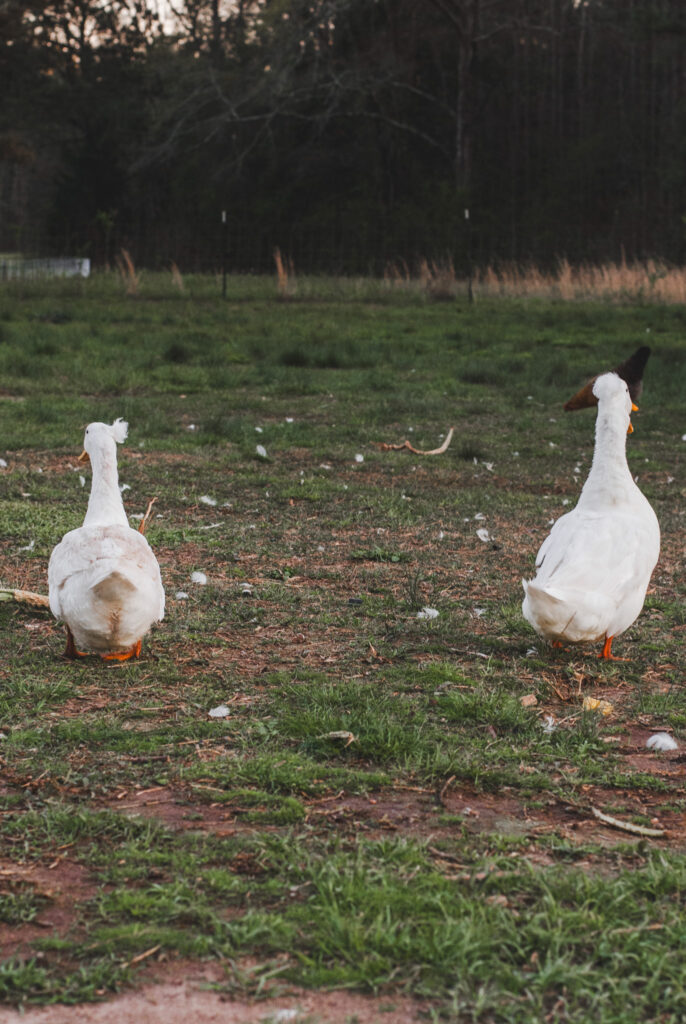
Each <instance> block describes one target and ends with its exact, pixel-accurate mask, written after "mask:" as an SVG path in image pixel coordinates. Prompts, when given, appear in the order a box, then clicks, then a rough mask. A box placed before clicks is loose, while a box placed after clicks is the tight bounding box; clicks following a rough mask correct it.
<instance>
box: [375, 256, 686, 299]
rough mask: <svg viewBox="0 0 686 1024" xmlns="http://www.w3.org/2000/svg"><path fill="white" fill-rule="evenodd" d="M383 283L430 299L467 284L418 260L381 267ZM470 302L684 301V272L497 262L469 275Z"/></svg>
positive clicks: (444, 266)
mask: <svg viewBox="0 0 686 1024" xmlns="http://www.w3.org/2000/svg"><path fill="white" fill-rule="evenodd" d="M383 278H384V282H385V283H386V285H387V286H388V287H390V288H393V289H399V288H404V289H408V290H412V291H421V292H424V293H425V294H426V296H427V297H428V298H431V299H434V300H442V299H443V300H445V299H454V298H456V297H457V296H458V295H466V294H467V292H468V281H467V280H466V279H465V278H463V277H458V275H457V273H456V271H455V268H454V265H453V263H452V260H450V259H449V258H448V259H445V260H443V261H435V260H426V259H422V260H420V261H419V263H418V264H417V265H416V267H413V268H411V267H410V266H408V264H407V263H406V262H405V261H404V260H403V261H400V262H395V263H389V264H387V266H386V268H385V270H384V275H383ZM473 293H474V296H475V298H477V299H478V298H479V297H482V298H486V297H489V298H491V297H495V296H502V297H507V298H525V297H529V298H541V299H563V300H565V301H573V300H580V299H602V300H605V301H617V300H621V299H643V300H648V301H653V302H665V303H683V302H686V267H675V266H671V265H670V264H668V263H665V262H663V261H660V260H654V259H650V260H645V261H644V262H638V261H635V262H632V263H629V262H627V261H626V260H624V259H623V260H621V261H620V262H617V263H604V264H600V265H596V264H591V263H582V264H578V265H573V264H571V263H570V262H569V260H567V259H562V260H560V261H559V263H558V264H557V267H556V268H555V269H554V270H551V271H546V270H542V269H541V268H540V267H537V266H536V265H535V264H521V263H514V262H513V263H500V264H497V265H493V264H491V265H489V266H487V267H485V268H482V269H480V270H476V271H475V275H474V279H473Z"/></svg>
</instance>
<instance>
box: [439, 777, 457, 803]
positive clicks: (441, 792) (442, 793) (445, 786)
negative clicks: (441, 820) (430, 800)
mask: <svg viewBox="0 0 686 1024" xmlns="http://www.w3.org/2000/svg"><path fill="white" fill-rule="evenodd" d="M454 781H455V776H454V775H451V776H450V778H449V779H447V781H446V782H444V783H443V785H442V786H441V788H440V790H439V793H438V802H439V804H442V805H443V807H445V806H446V803H445V794H446V793H447V792H448V789H449V787H450V786H451V785H452V783H453V782H454Z"/></svg>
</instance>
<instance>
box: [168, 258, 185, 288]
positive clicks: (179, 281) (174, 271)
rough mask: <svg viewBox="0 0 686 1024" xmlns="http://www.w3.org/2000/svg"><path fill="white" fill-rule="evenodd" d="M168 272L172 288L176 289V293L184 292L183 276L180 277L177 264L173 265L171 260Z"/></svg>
mask: <svg viewBox="0 0 686 1024" xmlns="http://www.w3.org/2000/svg"><path fill="white" fill-rule="evenodd" d="M170 270H171V276H172V282H173V284H174V287H175V288H177V289H178V291H180V292H183V291H185V287H184V283H183V275H182V273H181V271H180V270H179V268H178V266H177V264H176V263H174V260H172V262H171V267H170Z"/></svg>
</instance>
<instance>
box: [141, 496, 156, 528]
mask: <svg viewBox="0 0 686 1024" xmlns="http://www.w3.org/2000/svg"><path fill="white" fill-rule="evenodd" d="M156 501H157V498H151V499H150V501H149V502H148V507H147V508H146V510H145V515H144V516H143V518H142V519H141V522H140V526H139V527H138V532H139V533H143V534H144V533H145V531H146V529H147V526H148V520H149V519H150V513H151V512H152V507H153V505H154V504H155V502H156Z"/></svg>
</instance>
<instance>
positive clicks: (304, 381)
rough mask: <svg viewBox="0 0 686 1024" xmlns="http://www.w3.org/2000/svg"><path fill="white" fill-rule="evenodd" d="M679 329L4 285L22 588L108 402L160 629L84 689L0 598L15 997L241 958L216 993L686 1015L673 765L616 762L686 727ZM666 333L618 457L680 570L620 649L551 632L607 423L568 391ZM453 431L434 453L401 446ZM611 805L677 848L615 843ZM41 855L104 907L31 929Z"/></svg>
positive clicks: (399, 297)
mask: <svg viewBox="0 0 686 1024" xmlns="http://www.w3.org/2000/svg"><path fill="white" fill-rule="evenodd" d="M683 325H684V314H683V311H682V310H681V309H680V308H678V307H661V306H658V305H648V304H645V305H639V304H636V305H628V304H627V305H614V306H611V305H602V304H599V303H595V304H594V303H578V304H576V303H575V304H564V303H551V302H544V301H534V300H518V301H508V300H500V301H492V302H480V303H478V304H475V305H474V306H469V305H467V304H463V303H461V302H459V301H458V302H456V303H454V304H452V303H451V304H449V303H435V304H434V303H431V302H430V301H428V300H427V299H426V297H425V296H422V295H420V294H419V293H402V292H393V291H392V290H389V289H388V288H386V287H385V286H384V285H383V284H381V283H374V282H359V281H358V282H352V281H351V282H335V281H329V280H322V281H314V280H313V281H303V282H299V290H298V296H297V297H296V298H295V299H293V300H291V301H288V302H284V301H280V300H279V299H278V297H277V296H276V294H275V288H274V285H273V282H268V281H264V280H259V279H235V280H232V281H231V282H230V287H229V295H228V299H227V301H226V302H222V300H221V298H220V297H219V295H218V290H217V288H216V283H215V282H214V281H212V280H210V279H201V278H195V279H194V278H189V279H188V280H187V281H186V291H185V292H184V293H183V294H180V293H178V292H177V291H175V290H174V289H173V288H172V286H171V283H170V281H169V279H168V278H167V277H165V276H164V275H152V274H146V275H144V276H143V279H142V282H141V287H140V291H139V294H138V295H137V296H135V297H126V296H124V295H123V294H122V291H121V287H120V285H119V284H118V282H117V280H116V279H115V278H113V277H110V276H106V275H103V276H100V277H96V278H93V279H91V280H89V281H79V282H71V281H66V282H46V283H43V284H41V285H39V284H36V283H10V284H5V285H3V286H2V288H1V289H0V368H1V369H2V374H3V378H2V379H3V383H2V389H1V391H0V428H1V432H0V436H1V437H2V438H3V445H4V447H3V448H2V449H0V456H1V457H2V458H4V459H5V461H6V462H7V463H8V465H7V467H6V468H3V469H0V507H1V509H2V515H3V531H2V537H1V538H0V553H1V557H0V582H2V584H3V585H7V586H16V587H19V586H21V587H26V588H28V589H33V590H37V591H42V592H45V590H46V567H47V560H48V558H49V555H50V551H51V550H52V547H53V546H54V544H55V543H56V542H57V541H58V540H59V539H60V537H61V536H62V534H63V533H64V532H65V531H66V530H68V529H71V528H73V527H74V526H76V525H78V524H79V522H80V521H81V519H82V517H83V514H84V511H85V505H86V501H87V494H88V485H89V480H88V476H89V471H88V470H86V471H85V472H84V470H83V469H82V468H80V467H79V464H78V463H77V462H76V456H77V455H78V454H79V452H80V450H81V443H82V439H83V428H84V425H85V424H86V423H87V422H88V421H89V420H92V419H102V420H108V421H111V420H112V419H114V418H115V417H116V416H123V417H125V418H127V419H128V420H129V422H130V435H129V439H128V441H127V443H126V444H125V445H124V446H123V449H122V450H121V451H120V460H119V467H120V481H121V482H122V483H126V484H127V485H128V488H129V489H128V490H126V491H125V492H124V500H125V504H126V507H127V510H128V511H129V513H131V514H140V513H142V512H143V511H144V510H145V507H146V505H147V502H148V500H149V499H150V497H152V496H155V497H156V498H157V505H156V506H155V516H154V517H153V519H152V521H151V524H150V527H149V531H148V536H149V539H150V542H151V544H152V546H153V548H154V549H155V551H156V552H157V554H158V557H159V560H160V564H161V567H162V574H163V579H164V582H165V588H166V592H167V614H166V617H165V621H164V623H163V624H162V625H161V626H160V627H159V629H156V630H155V631H153V633H152V634H151V635H150V636H149V637H148V638H147V639H146V640H145V642H144V651H143V657H142V658H141V660H140V661H138V662H136V663H126V664H123V665H112V664H105V663H102V662H100V661H98V660H96V659H92V658H90V659H87V660H85V661H83V662H78V663H75V664H69V663H66V662H65V661H63V660H62V659H61V657H60V654H61V650H62V648H63V637H62V633H61V629H60V627H59V626H57V625H56V624H54V623H53V622H52V620H51V619H50V617H49V615H48V614H47V613H44V612H40V611H38V612H31V611H30V610H28V609H26V608H19V607H17V606H16V605H12V604H10V603H2V604H0V629H2V635H3V652H4V653H3V658H2V661H1V662H0V679H1V684H2V685H1V686H0V732H1V733H2V737H0V756H1V757H2V759H3V784H4V790H3V792H2V793H0V810H1V811H2V813H1V814H0V845H1V846H2V849H1V851H0V853H1V855H2V858H3V865H7V866H8V871H9V872H10V873H9V875H8V876H7V877H8V882H7V885H6V886H5V887H4V888H3V887H2V885H0V917H2V920H3V922H4V926H6V927H8V928H10V929H11V928H17V929H19V928H22V927H27V928H29V927H34V928H35V931H36V934H35V937H32V938H30V939H29V940H28V945H27V946H26V947H24V948H23V949H24V951H23V952H21V953H19V952H18V951H17V950H13V948H12V943H11V941H10V943H9V945H8V944H7V943H5V944H4V951H3V955H4V956H5V960H4V961H3V962H2V964H0V998H1V999H2V1000H3V1001H4V1002H7V1003H13V1004H22V1003H26V1002H43V1003H49V1002H54V1001H62V1002H78V1001H80V1000H92V999H98V998H102V997H104V996H106V995H107V994H108V993H109V992H111V991H114V990H116V989H118V988H120V987H121V986H122V985H127V984H133V983H135V972H136V969H137V968H136V964H133V965H132V964H131V961H133V960H135V958H136V957H137V956H138V955H139V954H141V953H143V952H147V951H148V950H150V949H152V948H154V947H156V946H159V947H160V953H161V954H164V956H165V957H167V958H168V959H169V958H174V957H177V956H178V957H185V958H188V957H190V958H198V959H204V958H210V959H214V960H217V961H219V962H221V963H222V964H224V965H225V968H226V989H227V991H229V992H232V991H238V990H241V991H243V990H245V989H246V988H247V989H248V990H250V991H256V990H257V989H259V987H260V985H262V984H266V981H267V978H269V977H271V978H274V979H278V980H279V981H284V982H286V983H297V984H303V985H308V986H313V987H320V986H326V987H340V986H345V987H352V988H359V989H361V990H364V991H369V992H377V993H385V994H389V993H390V994H391V995H392V993H393V992H394V991H399V990H401V989H402V990H405V991H409V992H412V993H413V994H415V995H417V996H419V997H422V998H426V999H427V1000H429V1001H430V1003H431V1006H432V1007H433V1008H434V1012H435V1014H437V1015H438V1019H440V1018H441V1017H444V1018H445V1019H455V1020H457V1019H460V1020H473V1021H483V1022H486V1021H498V1022H500V1021H503V1022H506V1021H507V1022H509V1021H512V1022H519V1021H521V1022H525V1021H527V1022H528V1021H530V1020H539V1019H541V1020H543V1019H545V1018H546V1015H551V1017H550V1019H555V1020H558V1021H579V1022H581V1021H583V1022H585V1021H590V1020H602V1021H603V1022H606V1021H610V1022H614V1021H616V1022H618V1024H619V1022H624V1021H634V1020H635V1021H637V1022H638V1021H645V1020H651V1019H658V1018H659V1019H661V1020H665V1021H674V1022H676V1021H679V1020H681V1019H683V1017H684V1014H686V1007H685V1006H684V996H683V992H684V984H683V967H682V966H681V962H682V959H683V937H684V936H683V925H681V924H680V922H679V918H678V904H679V900H680V899H682V898H683V886H684V853H685V849H684V843H683V839H682V836H683V820H684V818H683V815H684V813H685V812H686V800H685V799H684V795H683V772H682V769H681V767H680V764H681V763H680V762H679V761H674V760H669V759H668V758H664V757H663V756H660V755H649V754H648V752H647V751H645V750H644V749H643V748H642V746H640V744H639V745H638V747H636V746H635V745H632V739H631V738H632V735H634V734H635V733H636V732H637V730H638V733H639V734H640V735H641V736H643V735H645V734H647V733H648V732H649V731H657V729H661V728H671V729H672V730H673V732H674V735H675V736H676V737H677V739H678V740H679V742H680V744H683V741H684V738H685V737H686V697H685V696H684V689H683V686H682V681H683V676H684V670H685V669H686V656H685V654H684V647H683V627H684V621H685V620H684V597H685V594H686V585H685V584H684V580H683V571H682V566H683V547H684V522H683V515H682V512H683V501H684V493H685V491H684V480H683V469H684V457H685V453H686V447H684V442H683V441H682V440H681V436H682V434H683V431H684V424H683V393H684V384H685V383H686V382H685V380H684V377H685V372H684V368H685V366H686V343H684V341H683ZM646 338H647V339H648V341H649V343H650V344H651V345H652V346H653V348H654V352H653V355H652V357H651V360H650V362H649V363H648V367H647V371H646V381H645V392H644V395H643V398H642V400H641V402H640V405H641V409H640V412H639V413H638V414H637V415H636V416H635V417H634V425H635V428H636V429H635V433H634V435H633V436H632V438H631V439H630V441H629V461H630V465H631V468H632V471H633V472H634V473H635V474H636V475H637V477H638V480H639V484H640V486H641V487H642V488H643V490H644V492H645V493H646V494H647V496H648V497H649V499H650V501H651V503H652V504H653V505H654V507H655V509H656V512H657V514H658V517H659V519H660V523H661V527H662V533H663V552H662V557H661V561H660V564H659V566H658V569H657V570H656V573H655V576H654V578H653V588H652V590H651V593H650V594H649V596H648V600H647V601H646V606H645V609H644V611H643V613H642V615H641V616H640V618H639V619H638V621H637V623H636V624H635V625H634V626H633V627H632V628H631V629H630V630H629V631H628V632H627V634H626V635H625V636H623V637H621V638H619V640H618V641H617V642H616V645H615V646H616V649H617V653H618V654H621V655H623V656H626V657H628V658H629V659H630V660H629V661H627V662H621V663H620V662H617V663H612V664H604V663H601V662H599V661H598V660H597V658H596V657H595V653H596V652H594V651H592V650H591V649H590V648H589V649H575V650H573V651H571V652H562V651H552V650H550V649H549V648H547V647H546V646H545V645H544V644H543V643H541V642H540V641H539V640H538V638H537V637H536V636H535V635H534V634H533V633H532V631H531V629H530V628H529V626H528V625H527V623H526V622H525V621H524V620H523V618H522V616H521V610H520V604H521V583H520V580H521V577H522V576H527V575H528V574H529V573H530V572H531V570H532V568H533V559H534V556H535V553H536V551H537V549H538V547H539V545H540V543H541V542H542V540H543V539H544V537H545V535H546V533H547V530H548V529H549V526H548V523H549V521H550V520H551V519H555V518H557V517H558V516H559V515H561V514H562V513H563V512H564V511H566V510H567V509H568V508H569V507H571V506H572V505H573V503H574V501H575V500H576V497H577V495H578V492H579V489H580V487H581V485H582V483H583V480H584V479H585V475H586V473H587V471H588V467H589V465H590V458H591V454H592V444H593V414H592V413H579V414H577V415H572V416H568V415H565V414H564V412H563V411H562V409H561V405H562V402H563V401H564V400H565V399H566V398H567V397H569V396H570V395H571V393H572V392H573V391H574V390H576V388H577V387H578V386H579V385H580V384H581V383H582V382H583V380H584V379H585V378H586V377H587V376H590V375H591V374H593V373H595V372H597V371H599V370H601V369H605V368H607V367H610V366H612V365H614V364H615V363H617V362H619V361H620V360H621V359H623V358H625V357H626V355H627V354H629V352H630V351H631V350H632V349H633V347H635V346H637V345H639V344H642V343H644V342H645V341H646ZM450 426H454V427H455V428H456V430H455V437H454V439H453V442H452V444H451V445H450V447H449V448H448V450H447V451H446V452H445V453H444V454H443V455H441V456H436V457H427V458H422V457H421V456H416V455H414V454H412V453H410V452H408V451H402V452H397V451H384V450H382V448H381V443H382V442H393V443H399V442H401V441H403V440H404V439H405V438H410V439H411V441H412V443H413V444H414V445H415V446H417V447H419V448H433V447H436V446H437V445H438V444H440V441H441V440H442V436H444V435H445V433H446V431H447V430H448V428H449V427H450ZM191 428H193V429H191ZM256 428H259V429H256ZM257 444H261V445H264V447H265V448H266V451H267V458H266V459H264V458H260V457H259V456H258V454H257V452H256V445H257ZM357 455H362V456H363V459H362V461H360V460H359V459H357V460H356V458H355V457H356V456H357ZM80 476H84V477H85V478H86V479H85V485H83V486H82V483H81V481H80V479H79V477H80ZM203 497H209V498H210V499H211V501H212V502H214V503H215V504H211V503H207V502H206V501H203V500H201V499H202V498H203ZM132 522H133V523H135V520H132ZM480 528H486V529H487V530H488V531H489V536H490V539H489V540H488V542H482V541H481V540H480V539H479V538H478V536H477V533H476V531H477V529H480ZM194 569H199V570H202V571H203V572H205V573H206V574H207V576H208V585H207V586H205V587H202V586H198V585H196V584H193V583H192V582H191V579H190V576H191V572H192V571H193V570H194ZM246 585H247V586H246ZM178 591H183V592H185V593H187V594H188V597H187V598H186V599H180V598H177V597H176V594H177V592H178ZM424 606H430V607H432V608H435V609H437V610H438V611H439V616H438V617H437V618H434V619H431V620H426V619H418V618H417V611H418V610H419V609H421V608H422V607H424ZM586 695H599V696H604V697H607V698H608V699H610V700H611V702H612V703H613V705H614V712H613V714H612V716H610V717H609V718H607V719H606V718H603V717H602V716H598V715H596V714H593V713H590V712H583V711H582V707H581V705H582V699H583V697H584V696H586ZM531 696H533V697H535V698H536V703H535V704H533V705H531V706H524V705H523V704H522V700H521V698H523V697H528V698H530V697H531ZM223 703H226V704H227V706H228V707H229V711H230V713H229V715H228V716H227V717H226V718H223V719H211V718H210V717H209V716H208V712H209V710H210V709H211V708H213V707H215V706H217V705H219V704H223ZM544 714H553V715H554V716H555V719H556V720H557V724H558V727H557V728H556V730H555V731H553V732H551V733H547V732H545V731H544V729H543V728H541V724H542V720H543V715H544ZM592 804H593V805H595V806H599V807H600V808H601V809H604V810H606V811H607V812H608V813H610V814H615V815H616V816H619V817H620V818H622V819H623V820H625V821H630V822H634V823H639V824H644V825H650V823H651V822H652V821H653V819H656V820H658V821H659V822H660V823H665V824H666V825H667V827H668V828H669V829H670V832H669V835H668V836H667V837H666V839H665V840H664V841H661V842H660V843H658V844H654V845H653V846H651V845H649V841H646V840H642V839H636V838H634V837H631V836H630V835H629V834H623V833H621V832H619V831H618V832H615V833H613V832H611V831H610V830H608V829H605V828H603V827H602V826H600V825H599V824H598V823H597V822H593V819H592V816H591V813H590V806H591V805H592ZM56 860H57V864H58V866H57V867H56V868H55V869H54V870H55V872H56V873H55V876H54V877H55V878H56V879H59V872H60V870H61V867H60V865H61V864H63V863H65V864H69V865H71V866H72V868H74V869H76V868H78V870H80V871H81V872H83V873H84V878H85V880H86V883H87V891H84V894H83V895H82V896H80V897H79V898H78V899H77V900H76V903H75V905H74V906H73V908H72V910H71V913H70V914H69V915H67V916H68V919H69V920H68V923H67V924H64V925H60V927H59V928H56V929H52V930H50V929H44V928H43V929H41V926H40V921H41V919H42V917H41V915H47V914H49V912H50V908H51V907H52V906H53V904H54V903H55V901H56V900H57V899H58V897H57V896H55V895H54V894H51V892H49V891H48V892H46V891H44V890H43V888H42V887H41V886H39V885H38V884H37V883H35V884H34V882H32V881H31V876H30V874H26V872H27V871H29V869H32V868H36V869H38V868H40V869H41V870H42V869H44V868H46V867H47V866H48V865H51V864H53V863H54V862H55V861H56ZM14 868H16V870H17V873H15V874H13V873H12V872H13V870H14ZM20 869H21V870H20ZM4 877H5V876H4V875H3V876H0V881H1V879H2V878H4ZM3 884H4V883H3ZM37 922H38V923H37ZM17 934H19V933H17ZM32 934H33V933H32ZM154 959H155V958H154V957H153V958H152V960H150V961H147V960H146V962H153V961H154Z"/></svg>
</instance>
